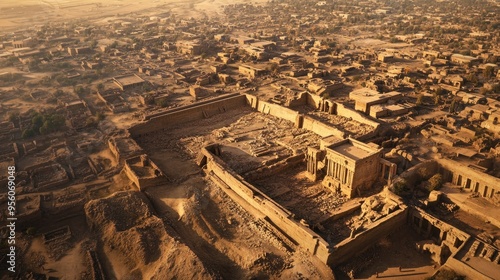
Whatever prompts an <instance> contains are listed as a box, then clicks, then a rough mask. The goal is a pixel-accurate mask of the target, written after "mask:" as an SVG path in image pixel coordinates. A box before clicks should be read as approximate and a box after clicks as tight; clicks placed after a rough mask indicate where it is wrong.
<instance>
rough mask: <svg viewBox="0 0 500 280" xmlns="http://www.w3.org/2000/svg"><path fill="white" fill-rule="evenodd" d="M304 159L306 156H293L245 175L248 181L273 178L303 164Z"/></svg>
mask: <svg viewBox="0 0 500 280" xmlns="http://www.w3.org/2000/svg"><path fill="white" fill-rule="evenodd" d="M304 159H305V157H304V154H299V155H296V156H291V157H288V158H286V159H284V160H280V161H278V162H276V163H274V164H272V165H269V166H263V167H260V168H257V169H255V170H253V171H251V172H248V173H246V174H244V176H245V178H246V179H247V180H248V181H253V180H257V179H259V178H265V177H269V176H273V175H275V174H279V173H280V172H281V171H283V170H285V169H288V168H291V167H293V166H296V165H297V164H299V163H301V162H304Z"/></svg>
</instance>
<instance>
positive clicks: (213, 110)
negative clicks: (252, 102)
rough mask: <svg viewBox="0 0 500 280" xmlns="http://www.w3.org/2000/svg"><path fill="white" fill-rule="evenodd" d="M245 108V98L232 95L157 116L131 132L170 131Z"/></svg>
mask: <svg viewBox="0 0 500 280" xmlns="http://www.w3.org/2000/svg"><path fill="white" fill-rule="evenodd" d="M243 106H245V96H244V95H240V94H234V95H233V94H231V95H229V96H225V97H224V98H221V99H217V100H208V101H206V102H199V103H195V104H193V105H189V106H183V107H181V108H178V109H173V110H170V111H167V112H165V113H164V114H161V115H156V116H154V117H151V118H150V119H149V120H148V121H147V122H144V123H141V124H137V125H135V126H133V127H131V128H130V129H129V132H130V133H131V134H132V135H134V136H138V135H141V134H145V133H151V132H154V131H157V130H161V129H168V128H169V127H171V126H174V125H178V124H181V123H185V122H189V121H195V120H200V119H204V118H208V117H210V116H213V115H216V114H221V113H224V112H226V111H228V110H231V109H235V108H239V107H243Z"/></svg>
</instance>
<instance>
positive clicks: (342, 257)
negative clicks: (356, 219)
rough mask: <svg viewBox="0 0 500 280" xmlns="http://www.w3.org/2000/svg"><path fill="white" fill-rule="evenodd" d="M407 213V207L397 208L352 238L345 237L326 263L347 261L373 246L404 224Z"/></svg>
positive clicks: (337, 263)
mask: <svg viewBox="0 0 500 280" xmlns="http://www.w3.org/2000/svg"><path fill="white" fill-rule="evenodd" d="M407 213H408V209H399V210H397V211H395V212H393V213H391V214H389V215H388V216H387V217H385V218H383V219H381V220H378V221H376V222H375V223H373V224H371V225H370V227H369V228H368V229H366V230H364V231H363V232H360V233H358V234H356V235H355V236H354V238H347V239H345V240H343V241H342V242H340V243H339V244H337V245H335V247H334V248H333V252H332V253H331V255H330V258H329V259H328V265H331V266H336V265H339V264H341V263H344V262H346V261H348V260H349V259H350V258H352V257H354V256H356V255H359V254H360V253H362V252H363V251H365V250H366V249H368V248H370V247H371V246H373V245H374V244H375V243H376V242H377V241H379V240H380V239H381V238H382V237H385V236H387V235H389V234H390V233H392V232H394V231H395V230H397V229H398V228H399V227H401V226H404V224H405V223H406V217H407Z"/></svg>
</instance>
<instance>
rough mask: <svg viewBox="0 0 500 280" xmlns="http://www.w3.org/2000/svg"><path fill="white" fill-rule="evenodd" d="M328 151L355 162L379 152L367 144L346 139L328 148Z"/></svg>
mask: <svg viewBox="0 0 500 280" xmlns="http://www.w3.org/2000/svg"><path fill="white" fill-rule="evenodd" d="M328 149H330V150H332V151H335V152H337V153H339V154H341V155H343V156H346V157H348V158H351V159H353V160H356V161H357V160H360V159H364V158H367V157H369V156H371V155H374V154H376V153H378V152H379V149H378V148H376V147H374V146H373V147H372V146H370V145H369V144H368V145H367V144H365V143H362V142H359V141H357V140H354V139H346V140H344V141H341V142H339V143H335V144H333V145H331V146H329V147H328Z"/></svg>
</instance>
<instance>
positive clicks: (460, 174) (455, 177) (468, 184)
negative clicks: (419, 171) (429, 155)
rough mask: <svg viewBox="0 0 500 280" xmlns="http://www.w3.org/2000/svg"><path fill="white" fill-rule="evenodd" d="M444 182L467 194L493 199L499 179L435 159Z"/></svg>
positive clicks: (448, 160) (498, 189) (498, 186)
mask: <svg viewBox="0 0 500 280" xmlns="http://www.w3.org/2000/svg"><path fill="white" fill-rule="evenodd" d="M436 161H437V163H438V164H439V169H440V172H441V173H442V174H443V180H444V181H445V182H451V183H453V184H455V185H457V186H460V187H463V189H464V190H466V191H469V192H477V193H479V194H481V195H482V196H483V197H493V196H494V195H495V193H497V192H500V179H498V178H495V177H493V176H491V175H488V174H486V173H483V172H480V171H477V170H474V169H472V168H469V167H468V166H465V165H463V164H461V163H459V162H456V161H454V160H450V159H444V158H443V159H436Z"/></svg>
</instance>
